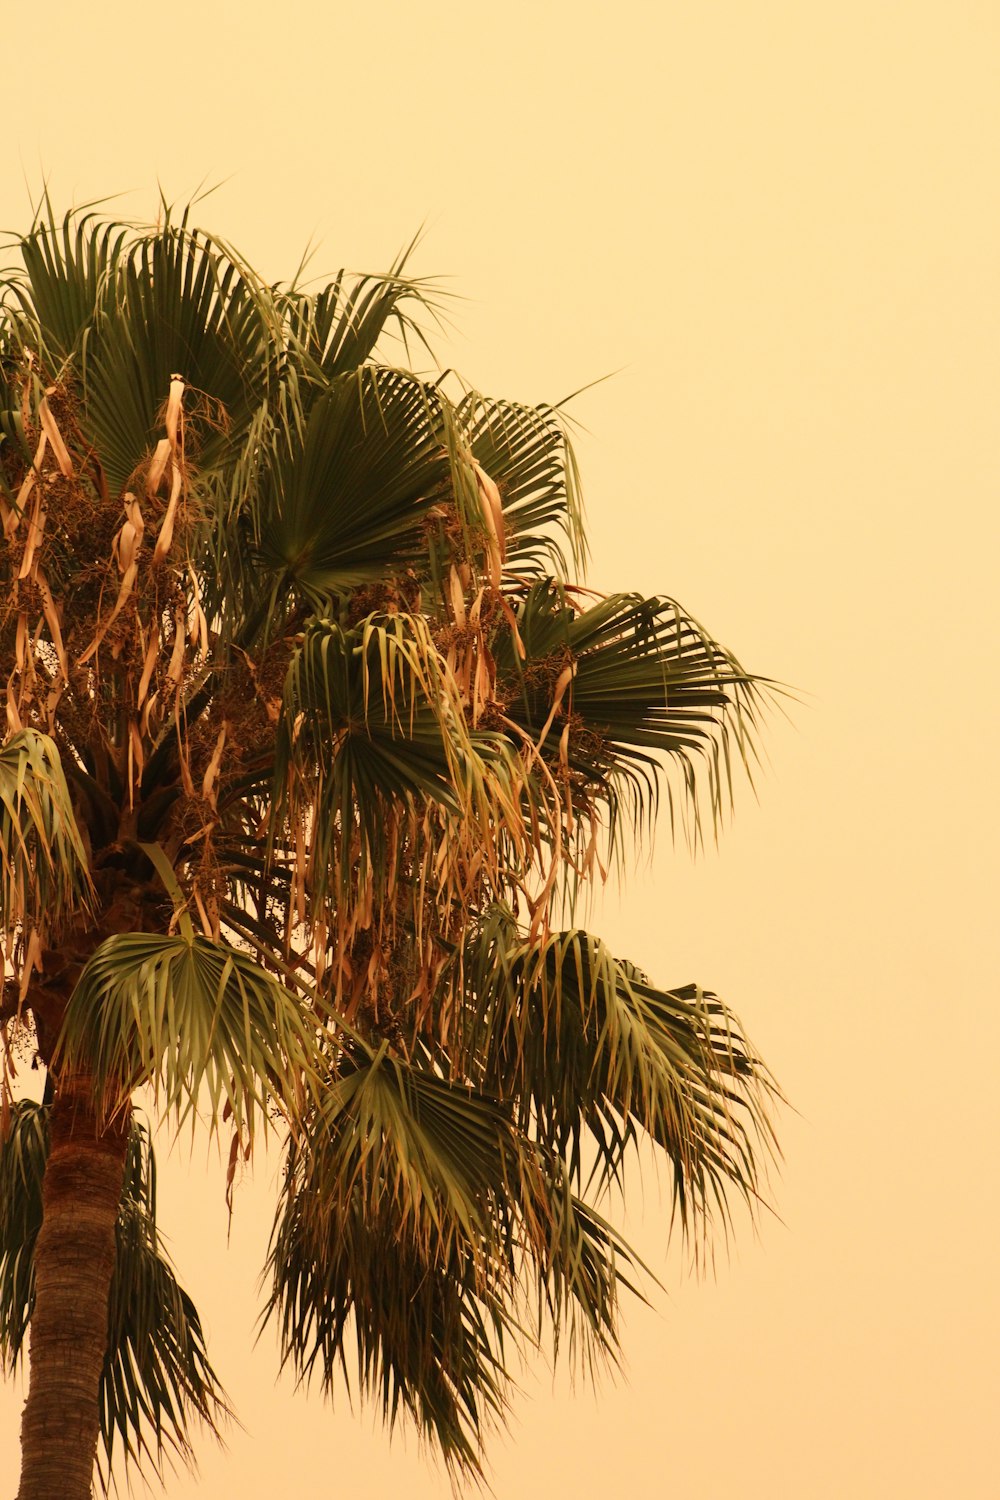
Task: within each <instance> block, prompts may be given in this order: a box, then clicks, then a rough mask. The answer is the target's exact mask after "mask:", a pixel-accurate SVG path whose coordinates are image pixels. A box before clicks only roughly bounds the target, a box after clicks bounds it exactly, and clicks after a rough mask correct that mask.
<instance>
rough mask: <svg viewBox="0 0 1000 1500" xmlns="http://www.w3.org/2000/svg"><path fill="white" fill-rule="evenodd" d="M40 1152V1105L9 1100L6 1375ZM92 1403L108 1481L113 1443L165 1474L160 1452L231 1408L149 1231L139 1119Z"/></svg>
mask: <svg viewBox="0 0 1000 1500" xmlns="http://www.w3.org/2000/svg"><path fill="white" fill-rule="evenodd" d="M48 1152H49V1137H48V1107H47V1106H46V1105H43V1104H37V1103H35V1102H34V1101H33V1100H29V1099H21V1100H17V1101H16V1102H15V1103H14V1105H13V1106H12V1108H11V1115H10V1120H9V1123H8V1126H7V1129H6V1132H5V1134H4V1135H3V1136H2V1137H0V1367H2V1368H4V1369H6V1370H8V1371H13V1370H14V1369H15V1368H16V1366H17V1363H18V1361H19V1359H21V1358H22V1357H23V1355H24V1353H25V1341H26V1337H27V1332H28V1326H29V1323H30V1319H31V1311H32V1307H33V1305H34V1298H35V1284H34V1276H35V1273H34V1250H35V1240H36V1238H37V1235H38V1231H39V1229H40V1228H41V1223H42V1179H43V1176H44V1173H45V1163H46V1160H47V1159H48ZM100 1408H101V1438H102V1442H103V1446H104V1462H103V1464H102V1465H101V1467H100V1472H101V1477H102V1480H103V1482H104V1487H105V1488H107V1487H108V1483H109V1480H110V1474H111V1465H112V1462H113V1461H114V1460H115V1459H116V1453H117V1448H118V1445H119V1444H120V1445H121V1452H122V1456H123V1459H124V1461H125V1463H126V1464H127V1463H128V1462H129V1461H130V1460H132V1461H141V1460H142V1459H143V1458H148V1459H149V1460H150V1461H151V1463H152V1465H153V1468H154V1469H155V1471H156V1472H161V1470H162V1463H163V1459H164V1456H165V1454H166V1453H167V1451H168V1450H169V1451H172V1452H174V1453H176V1454H177V1455H178V1456H179V1457H181V1458H182V1459H190V1457H191V1439H190V1429H191V1425H192V1422H193V1420H195V1419H198V1420H200V1421H201V1422H203V1423H204V1424H205V1425H206V1426H207V1427H208V1428H209V1429H210V1430H211V1431H212V1432H216V1433H217V1432H218V1430H219V1426H220V1424H221V1423H222V1422H223V1421H224V1420H225V1419H226V1418H227V1417H228V1416H229V1415H230V1413H229V1408H228V1405H227V1403H226V1398H225V1394H224V1392H223V1390H222V1387H221V1386H220V1384H219V1379H218V1376H217V1375H216V1373H215V1371H214V1370H213V1368H212V1365H211V1363H210V1362H209V1359H208V1354H207V1351H206V1347H205V1337H204V1333H203V1330H202V1326H201V1320H200V1318H199V1315H198V1310H197V1308H196V1307H195V1305H194V1303H193V1302H192V1301H191V1298H190V1297H189V1296H188V1294H187V1292H185V1291H184V1289H183V1287H182V1286H181V1285H180V1283H179V1282H178V1280H177V1277H176V1275H175V1273H174V1270H173V1268H172V1266H171V1264H170V1261H169V1258H168V1257H167V1255H166V1253H165V1251H164V1249H163V1245H162V1241H161V1238H160V1235H159V1233H158V1230H157V1227H156V1166H155V1161H154V1158H153V1152H152V1147H151V1145H150V1142H149V1137H148V1134H147V1131H146V1129H145V1126H144V1125H143V1124H142V1122H141V1121H140V1120H138V1119H137V1118H133V1120H132V1124H131V1128H130V1131H129V1139H128V1148H127V1155H126V1161H125V1175H124V1182H123V1185H122V1198H121V1207H120V1209H119V1213H118V1223H117V1227H116V1251H115V1269H114V1274H113V1277H112V1282H111V1297H110V1305H109V1311H108V1349H107V1354H106V1356H105V1361H104V1369H103V1372H102V1375H101V1394H100Z"/></svg>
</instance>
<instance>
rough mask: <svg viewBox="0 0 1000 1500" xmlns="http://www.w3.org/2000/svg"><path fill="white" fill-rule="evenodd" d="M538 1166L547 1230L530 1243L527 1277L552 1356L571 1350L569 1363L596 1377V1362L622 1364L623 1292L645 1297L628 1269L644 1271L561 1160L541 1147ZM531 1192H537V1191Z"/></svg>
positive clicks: (538, 1201)
mask: <svg viewBox="0 0 1000 1500" xmlns="http://www.w3.org/2000/svg"><path fill="white" fill-rule="evenodd" d="M536 1162H537V1165H538V1169H539V1171H538V1177H539V1178H540V1180H541V1183H542V1187H543V1193H542V1196H540V1197H538V1198H537V1199H536V1201H535V1203H534V1204H533V1207H535V1209H536V1211H537V1209H538V1208H541V1209H542V1210H543V1212H542V1214H541V1216H540V1218H539V1224H540V1226H541V1229H542V1232H541V1233H540V1234H536V1236H535V1239H534V1242H533V1244H532V1256H531V1262H530V1277H531V1279H533V1281H534V1283H535V1289H536V1306H535V1319H536V1325H537V1330H538V1334H539V1335H541V1334H542V1333H543V1332H544V1330H545V1329H546V1327H549V1328H551V1330H552V1341H553V1356H554V1358H557V1359H558V1358H559V1357H560V1355H561V1354H562V1351H563V1347H564V1345H568V1355H569V1360H570V1363H571V1364H581V1365H583V1366H584V1367H585V1368H586V1369H587V1370H588V1372H589V1373H592V1372H593V1369H594V1367H595V1365H596V1364H597V1363H598V1362H604V1363H610V1364H612V1365H613V1364H616V1363H617V1362H618V1360H619V1357H620V1347H621V1345H620V1337H619V1321H618V1320H619V1306H620V1302H619V1299H620V1294H621V1293H622V1292H629V1293H631V1294H633V1295H637V1296H641V1293H639V1291H638V1288H637V1287H636V1285H635V1284H634V1282H633V1281H632V1280H630V1272H633V1267H637V1268H639V1269H641V1270H643V1271H645V1270H646V1267H645V1266H643V1265H642V1262H641V1261H639V1259H638V1257H637V1256H636V1254H635V1252H634V1250H632V1249H631V1247H630V1246H629V1245H627V1244H626V1243H625V1241H624V1240H623V1239H622V1237H621V1235H619V1234H618V1233H617V1231H616V1230H615V1229H614V1228H613V1226H612V1225H611V1224H609V1223H608V1222H607V1220H606V1219H604V1218H602V1216H601V1215H600V1214H599V1213H598V1212H597V1210H596V1209H595V1208H594V1207H593V1206H592V1205H591V1204H589V1203H586V1202H585V1201H584V1200H583V1198H582V1197H580V1196H579V1195H578V1194H577V1193H575V1192H574V1191H573V1186H572V1173H571V1171H570V1169H569V1167H568V1166H567V1164H566V1162H565V1161H564V1160H563V1159H562V1158H561V1157H560V1156H557V1155H555V1154H553V1153H551V1152H547V1151H544V1150H539V1151H537V1153H536ZM534 1191H535V1193H536V1194H537V1193H538V1188H537V1186H536V1187H535V1189H534ZM529 1201H530V1199H529ZM633 1274H634V1272H633Z"/></svg>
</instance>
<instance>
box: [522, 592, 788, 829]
mask: <svg viewBox="0 0 1000 1500" xmlns="http://www.w3.org/2000/svg"><path fill="white" fill-rule="evenodd" d="M516 615H517V623H518V630H519V633H520V637H521V641H522V642H523V645H524V650H525V653H526V655H525V658H524V659H523V660H522V659H521V657H520V655H519V653H518V651H517V650H516V649H515V646H514V642H513V639H512V638H510V637H507V638H502V639H500V640H498V642H497V643H496V647H495V656H496V661H497V670H498V673H499V676H500V681H501V685H502V686H501V689H500V690H501V692H502V695H503V696H504V698H505V700H506V703H507V712H508V714H509V715H510V717H511V718H512V719H514V720H515V721H516V722H517V723H519V724H521V725H522V726H523V727H524V728H525V729H526V730H528V731H529V732H530V733H532V734H534V735H537V734H538V733H539V732H540V731H541V729H542V728H543V726H544V725H545V724H546V723H547V722H548V719H549V715H550V712H551V709H552V701H553V684H554V683H555V681H556V680H557V678H558V676H559V674H560V673H561V672H562V671H563V669H564V668H565V667H566V666H567V665H568V666H571V667H572V670H573V678H572V682H571V684H570V686H569V689H568V691H567V693H566V695H565V698H564V700H563V703H562V705H561V706H560V709H559V711H558V712H557V715H556V719H555V724H554V727H553V730H552V732H551V734H550V737H549V746H548V753H549V755H550V756H552V757H555V756H556V755H557V753H561V752H559V750H558V747H559V745H560V740H561V737H562V735H563V732H564V731H565V732H566V743H565V751H564V754H565V758H566V763H567V766H568V770H569V772H570V775H571V777H572V778H573V779H574V780H575V782H576V784H577V785H578V786H579V788H580V789H581V790H582V792H583V793H584V795H587V794H588V793H589V795H590V796H593V797H595V798H596V799H597V800H599V801H605V802H607V803H608V804H609V806H610V810H611V818H612V827H614V825H615V824H616V823H617V819H618V815H619V813H620V811H621V810H622V799H623V798H624V810H625V811H626V812H627V813H628V815H629V817H630V821H631V822H632V823H633V825H635V826H642V825H643V824H648V825H649V826H652V821H653V819H654V817H655V812H656V805H657V788H658V784H659V776H660V772H661V769H663V767H664V761H663V757H666V758H667V776H666V785H667V790H668V795H669V798H670V813H671V823H673V820H674V812H675V809H674V791H673V779H674V778H675V777H677V776H679V779H680V782H681V788H682V790H683V793H684V802H683V807H684V808H685V809H686V810H687V811H688V812H689V813H690V814H691V815H692V817H693V819H694V835H695V838H697V837H699V836H700V826H701V825H700V799H699V783H700V781H701V780H702V777H701V776H700V775H699V771H700V770H701V769H703V770H704V773H705V780H706V782H707V793H708V800H709V805H710V809H711V814H712V819H713V823H715V822H716V820H717V819H718V817H719V816H720V814H721V812H722V811H723V810H724V808H725V806H726V803H727V801H728V798H729V795H730V793H731V787H732V772H733V768H734V764H735V763H736V762H739V763H741V764H742V765H743V766H745V767H746V768H748V769H749V767H750V766H751V764H752V761H753V756H754V749H753V744H754V737H755V730H756V721H757V716H758V713H759V705H760V702H761V695H762V691H763V689H764V687H765V686H766V684H762V683H761V682H760V681H759V679H756V678H753V677H751V676H749V675H748V674H747V673H746V672H744V670H743V668H742V667H741V666H740V664H739V663H738V662H737V661H736V659H735V657H733V656H732V655H731V654H730V652H728V651H727V650H726V649H725V647H723V646H720V645H719V644H718V642H717V641H713V640H712V639H711V637H710V636H708V635H707V634H706V633H705V631H703V630H702V628H701V627H700V626H699V625H698V624H697V623H696V622H695V621H694V620H692V619H690V618H689V617H688V616H687V615H686V614H684V612H683V611H682V610H681V609H680V607H679V606H678V605H677V604H675V603H674V602H673V600H671V599H663V598H654V599H645V598H643V597H642V596H641V595H638V594H612V595H610V596H609V597H608V598H606V599H602V600H600V601H599V602H598V603H596V604H593V605H591V606H590V607H589V608H583V607H581V606H579V605H578V604H577V603H576V600H575V598H574V597H573V591H570V590H567V589H565V588H564V587H563V586H561V585H559V584H557V583H554V582H552V581H551V580H543V581H541V582H539V583H537V584H534V585H533V586H532V587H531V588H530V589H528V591H527V592H526V593H525V595H524V597H523V599H522V600H520V601H519V603H518V605H517V608H516Z"/></svg>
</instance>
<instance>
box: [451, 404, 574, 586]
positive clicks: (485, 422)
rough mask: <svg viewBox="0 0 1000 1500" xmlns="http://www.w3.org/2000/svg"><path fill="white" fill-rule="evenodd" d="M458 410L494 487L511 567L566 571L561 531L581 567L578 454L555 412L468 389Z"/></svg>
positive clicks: (526, 570) (524, 572)
mask: <svg viewBox="0 0 1000 1500" xmlns="http://www.w3.org/2000/svg"><path fill="white" fill-rule="evenodd" d="M456 418H457V420H458V422H459V424H460V425H461V426H462V427H463V428H464V430H465V431H466V433H467V434H468V438H467V440H468V444H469V449H470V451H471V453H472V456H473V457H474V458H475V460H476V461H477V463H479V464H481V465H482V467H483V469H484V470H485V472H486V473H487V474H488V475H489V476H490V478H491V479H492V480H493V482H494V483H495V484H496V485H497V486H498V487H499V490H500V499H501V504H502V506H503V518H504V525H505V528H506V552H507V566H508V568H509V569H510V570H511V571H513V572H516V573H517V574H518V575H519V576H522V577H523V576H524V575H527V574H531V573H539V572H545V573H548V572H552V571H553V570H557V571H558V572H559V573H560V574H565V572H566V558H565V556H564V553H563V550H562V547H561V546H560V543H559V535H560V533H561V534H562V536H563V537H565V538H566V540H567V541H568V542H569V547H570V556H571V558H572V560H573V562H574V564H575V566H576V568H577V569H578V570H579V569H582V567H583V565H584V562H585V559H586V543H585V540H584V535H583V512H582V504H581V500H580V493H579V481H578V477H577V472H576V461H575V459H574V457H573V450H572V448H571V446H570V444H569V439H568V437H567V434H566V430H565V427H564V426H563V424H562V423H561V421H560V420H559V416H558V413H557V412H555V411H554V410H553V409H552V408H551V407H548V406H540V407H532V406H524V405H521V404H519V403H517V402H514V401H500V400H497V399H495V398H493V397H489V396H483V395H480V394H479V392H469V393H468V394H467V395H466V396H465V397H464V399H463V400H462V401H461V402H460V403H459V405H458V408H457V411H456Z"/></svg>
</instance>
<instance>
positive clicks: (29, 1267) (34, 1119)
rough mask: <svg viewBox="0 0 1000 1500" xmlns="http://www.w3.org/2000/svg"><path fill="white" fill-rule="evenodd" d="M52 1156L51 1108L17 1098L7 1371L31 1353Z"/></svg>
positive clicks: (4, 1302) (3, 1158)
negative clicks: (38, 1244) (45, 1183)
mask: <svg viewBox="0 0 1000 1500" xmlns="http://www.w3.org/2000/svg"><path fill="white" fill-rule="evenodd" d="M48 1155H49V1129H48V1110H47V1109H44V1108H43V1107H42V1106H41V1105H40V1104H36V1103H35V1102H34V1100H32V1099H15V1100H14V1102H13V1103H12V1104H11V1105H10V1113H9V1116H8V1117H7V1119H6V1120H5V1121H4V1125H3V1128H2V1130H0V1370H3V1371H5V1372H7V1373H13V1371H14V1370H16V1369H17V1365H18V1362H19V1360H21V1359H22V1358H23V1356H24V1354H25V1352H26V1345H25V1340H26V1337H27V1333H28V1324H29V1322H30V1319H31V1309H32V1307H33V1306H34V1300H35V1272H34V1263H33V1260H32V1255H33V1252H34V1248H35V1240H36V1238H37V1236H38V1231H39V1229H41V1227H42V1177H43V1175H44V1173H45V1163H46V1161H47V1160H48Z"/></svg>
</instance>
